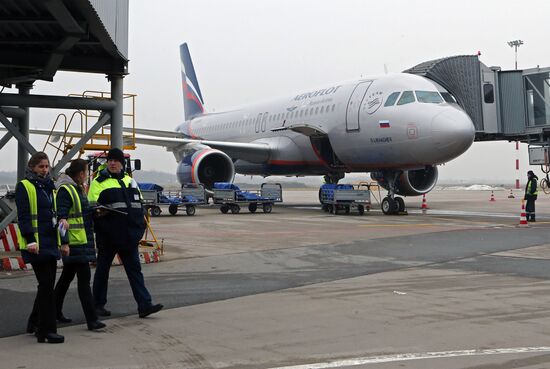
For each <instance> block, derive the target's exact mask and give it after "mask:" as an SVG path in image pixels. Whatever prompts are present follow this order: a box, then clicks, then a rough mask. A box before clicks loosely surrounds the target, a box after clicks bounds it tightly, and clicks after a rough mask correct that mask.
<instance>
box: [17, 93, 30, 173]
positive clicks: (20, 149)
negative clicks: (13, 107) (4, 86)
mask: <svg viewBox="0 0 550 369" xmlns="http://www.w3.org/2000/svg"><path fill="white" fill-rule="evenodd" d="M17 88H18V89H19V95H29V94H30V91H31V88H32V84H27V83H25V84H21V85H17ZM22 109H23V110H24V111H25V115H23V116H22V117H20V118H17V123H18V124H17V126H18V129H19V132H20V133H21V134H22V135H23V137H25V138H26V139H27V141H28V140H29V127H30V123H29V122H30V116H29V107H23V108H22ZM14 120H15V118H14ZM28 161H29V151H28V150H27V147H26V146H25V145H23V144H22V143H21V142H19V143H18V144H17V182H19V181H21V180H22V179H24V178H25V170H26V168H27V163H28Z"/></svg>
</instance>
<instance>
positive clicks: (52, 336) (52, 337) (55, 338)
mask: <svg viewBox="0 0 550 369" xmlns="http://www.w3.org/2000/svg"><path fill="white" fill-rule="evenodd" d="M36 340H37V341H38V342H39V343H44V342H48V343H63V342H65V337H63V336H62V335H60V334H57V333H47V334H46V335H45V336H43V335H41V334H37V335H36Z"/></svg>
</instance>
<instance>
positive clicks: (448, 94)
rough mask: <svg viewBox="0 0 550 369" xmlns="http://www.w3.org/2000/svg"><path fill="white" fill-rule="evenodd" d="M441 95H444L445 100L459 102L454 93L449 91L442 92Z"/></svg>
mask: <svg viewBox="0 0 550 369" xmlns="http://www.w3.org/2000/svg"><path fill="white" fill-rule="evenodd" d="M441 96H442V97H443V100H445V101H446V102H448V103H449V104H456V103H457V102H456V100H455V98H454V97H453V95H451V94H450V93H448V92H442V93H441Z"/></svg>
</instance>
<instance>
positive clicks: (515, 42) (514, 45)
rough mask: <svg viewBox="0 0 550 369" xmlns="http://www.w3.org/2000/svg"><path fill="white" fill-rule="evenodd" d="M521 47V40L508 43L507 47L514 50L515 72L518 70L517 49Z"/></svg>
mask: <svg viewBox="0 0 550 369" xmlns="http://www.w3.org/2000/svg"><path fill="white" fill-rule="evenodd" d="M521 45H523V41H522V40H514V41H508V46H510V47H513V48H514V54H515V61H516V70H517V69H518V47H520V46H521Z"/></svg>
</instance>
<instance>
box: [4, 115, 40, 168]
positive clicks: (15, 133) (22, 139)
mask: <svg viewBox="0 0 550 369" xmlns="http://www.w3.org/2000/svg"><path fill="white" fill-rule="evenodd" d="M0 123H2V124H3V125H4V127H6V129H7V130H8V132H10V133H11V134H12V135H13V136H14V137H15V139H16V140H17V141H18V142H19V143H20V144H22V145H23V146H24V147H25V149H26V150H27V151H28V152H29V153H31V154H34V153H35V152H36V149H35V148H34V147H33V146H32V145H31V144H30V142H29V140H28V139H27V138H26V137H24V136H23V135H22V134H21V132H19V130H18V129H17V127H16V126H15V125H14V124H13V123H12V122H10V121H9V120H8V118H6V116H5V115H4V114H2V113H1V112H0ZM25 164H26V163H25Z"/></svg>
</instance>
